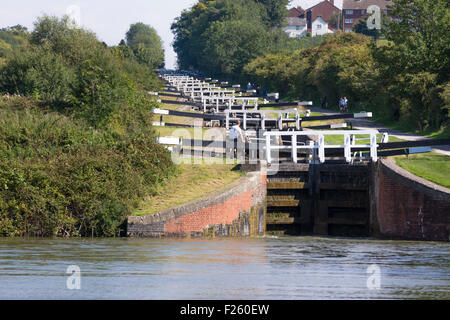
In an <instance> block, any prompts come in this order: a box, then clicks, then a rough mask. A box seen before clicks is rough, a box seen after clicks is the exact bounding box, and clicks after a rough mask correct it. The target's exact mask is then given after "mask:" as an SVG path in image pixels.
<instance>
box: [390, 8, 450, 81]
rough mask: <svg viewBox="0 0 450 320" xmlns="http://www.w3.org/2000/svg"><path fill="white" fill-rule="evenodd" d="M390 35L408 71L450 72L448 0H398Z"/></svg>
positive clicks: (449, 13)
mask: <svg viewBox="0 0 450 320" xmlns="http://www.w3.org/2000/svg"><path fill="white" fill-rule="evenodd" d="M391 15H392V16H393V17H396V19H395V20H394V21H392V22H391V24H390V30H389V32H388V33H387V38H388V39H389V40H391V41H393V42H394V43H395V45H396V47H397V49H398V50H400V53H401V57H402V61H401V63H403V64H404V66H405V68H406V71H412V72H417V71H427V72H432V73H437V74H438V75H439V80H443V79H444V78H447V77H448V75H449V74H450V47H449V45H448V44H449V43H450V33H449V32H443V30H450V10H449V9H448V0H434V1H427V0H396V1H395V2H394V5H393V6H392V12H391Z"/></svg>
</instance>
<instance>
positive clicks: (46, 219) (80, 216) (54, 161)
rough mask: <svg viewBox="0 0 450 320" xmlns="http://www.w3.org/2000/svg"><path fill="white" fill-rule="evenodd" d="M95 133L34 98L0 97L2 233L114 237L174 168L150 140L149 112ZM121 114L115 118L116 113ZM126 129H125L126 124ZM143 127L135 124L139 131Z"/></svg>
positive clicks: (165, 153)
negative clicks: (144, 199) (116, 128)
mask: <svg viewBox="0 0 450 320" xmlns="http://www.w3.org/2000/svg"><path fill="white" fill-rule="evenodd" d="M137 102H138V103H137V104H135V105H130V106H129V107H128V109H127V110H124V112H127V113H128V112H131V113H132V112H136V113H137V114H138V115H139V117H137V118H136V119H133V120H131V119H129V120H125V121H122V122H120V124H121V125H123V126H124V127H127V129H126V130H125V129H124V130H122V131H123V132H122V133H119V132H117V131H114V130H112V129H111V130H100V131H99V130H94V129H90V128H89V127H87V126H86V125H85V124H84V122H83V121H81V120H74V119H71V118H68V117H66V116H63V115H60V114H58V113H56V112H53V111H48V110H47V111H44V110H42V108H40V107H38V106H36V105H35V104H34V103H33V102H32V101H29V100H26V99H25V98H20V97H17V98H16V97H13V98H9V99H5V98H3V99H1V100H0V119H1V120H0V121H1V123H0V124H1V125H0V160H1V161H0V235H10V236H12V235H23V234H30V235H39V236H53V235H58V236H77V235H82V236H90V235H92V234H93V235H94V236H114V235H118V234H119V233H120V231H123V230H122V229H121V227H122V226H123V223H124V222H125V220H126V217H127V215H128V214H129V213H130V212H131V210H132V209H133V208H135V207H136V206H137V204H138V202H139V200H140V199H142V198H143V197H144V196H146V195H149V194H150V195H151V194H153V193H154V192H155V190H156V187H157V186H158V185H159V184H160V183H162V182H163V181H164V180H165V179H167V178H168V176H169V175H170V174H171V172H172V170H173V165H172V162H171V160H170V154H169V152H168V151H166V150H165V149H164V148H163V147H162V146H160V145H159V144H156V143H155V142H154V139H151V138H149V134H151V129H149V128H148V127H147V126H146V125H147V124H148V122H149V121H150V119H151V114H150V111H149V110H148V109H147V108H145V107H144V106H142V105H140V104H139V102H142V100H141V101H139V99H137ZM118 118H120V117H118ZM129 125H130V126H131V128H128V126H129ZM139 128H141V129H139Z"/></svg>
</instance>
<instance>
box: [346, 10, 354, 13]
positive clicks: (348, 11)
mask: <svg viewBox="0 0 450 320" xmlns="http://www.w3.org/2000/svg"><path fill="white" fill-rule="evenodd" d="M345 14H353V10H345Z"/></svg>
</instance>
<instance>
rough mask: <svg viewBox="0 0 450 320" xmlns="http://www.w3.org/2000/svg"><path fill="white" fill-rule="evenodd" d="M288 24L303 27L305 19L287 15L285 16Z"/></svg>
mask: <svg viewBox="0 0 450 320" xmlns="http://www.w3.org/2000/svg"><path fill="white" fill-rule="evenodd" d="M287 23H288V26H291V27H297V26H299V27H304V26H306V19H302V18H297V17H289V18H287Z"/></svg>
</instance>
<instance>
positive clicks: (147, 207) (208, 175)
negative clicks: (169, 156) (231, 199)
mask: <svg viewBox="0 0 450 320" xmlns="http://www.w3.org/2000/svg"><path fill="white" fill-rule="evenodd" d="M237 168H238V167H237V166H236V165H235V164H215V165H191V164H182V165H179V166H178V167H177V172H176V175H175V176H174V177H172V178H171V179H170V180H169V181H168V183H167V184H166V185H165V186H163V187H161V188H160V190H158V192H157V195H156V196H152V197H149V198H147V199H145V201H144V202H143V203H142V204H141V206H140V207H139V208H138V209H137V210H135V211H134V212H133V213H132V215H134V216H144V215H151V214H155V213H158V212H161V211H163V210H166V209H170V208H172V207H176V206H180V205H182V204H186V203H189V202H191V201H193V200H196V199H199V198H202V197H205V196H208V195H210V196H211V195H212V194H215V193H219V192H222V191H225V190H227V189H228V188H229V187H230V183H232V182H234V181H236V180H237V179H239V178H241V177H242V176H244V175H245V173H242V172H240V171H239V170H237Z"/></svg>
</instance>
